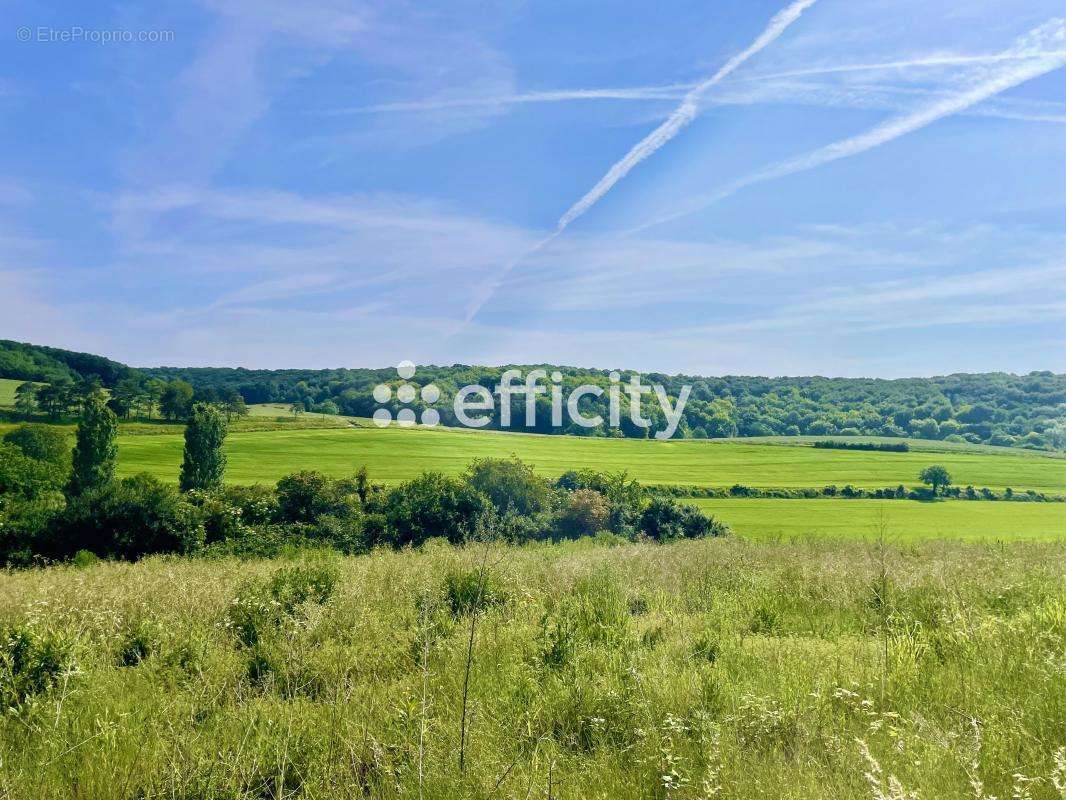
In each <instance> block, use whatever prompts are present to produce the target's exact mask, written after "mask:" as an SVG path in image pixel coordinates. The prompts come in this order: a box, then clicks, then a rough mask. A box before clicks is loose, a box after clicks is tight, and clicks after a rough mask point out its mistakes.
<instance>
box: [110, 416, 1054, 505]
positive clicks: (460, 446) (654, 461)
mask: <svg viewBox="0 0 1066 800" xmlns="http://www.w3.org/2000/svg"><path fill="white" fill-rule="evenodd" d="M182 446H183V441H182V437H181V436H178V435H173V434H164V435H151V434H146V435H141V436H136V437H134V436H123V437H120V438H119V471H120V473H121V474H124V475H130V474H133V473H137V472H148V473H150V474H152V475H155V476H157V477H159V478H161V479H164V480H167V481H174V480H176V479H177V474H178V467H179V465H180V463H181V451H182ZM226 453H227V456H228V459H229V465H228V470H227V480H228V481H229V482H231V483H257V482H260V483H272V482H274V481H276V480H277V479H278V478H281V477H282V476H284V475H286V474H289V473H291V472H294V471H296V470H300V469H315V470H320V471H322V472H324V473H326V474H328V475H332V476H338V477H339V476H343V475H351V474H352V473H354V472H355V470H357V469H358V468H359V467H360V466H363V465H366V466H367V468H368V469H369V470H370V474H371V476H372V477H373V478H374V480H378V481H384V482H387V483H392V482H396V481H401V480H406V479H409V478H413V477H415V476H416V475H418V474H420V473H421V472H423V471H426V470H436V471H440V472H443V473H445V474H450V475H454V474H458V473H460V472H462V471H463V470H464V469H465V468H466V466H467V465H468V464H469V463H470V461H471V460H473V459H475V458H485V457H501V456H502V457H506V456H508V455H510V454H512V453H513V454H515V455H517V456H518V457H519V458H521V459H522V460H523V461H525V462H527V463H529V464H531V465H533V467H534V468H535V469H536V471H537V472H538V473H540V474H542V475H545V476H550V477H557V476H559V475H561V474H562V473H563V472H565V471H567V470H569V469H575V468H579V467H592V468H595V469H598V470H605V471H615V470H626V471H628V472H629V474H630V476H631V477H633V478H636V479H637V480H639V481H640V482H641V483H646V484H675V485H683V486H731V485H733V484H734V483H741V484H746V485H748V486H758V487H771V486H780V487H803V486H823V485H826V484H836V485H839V486H844V485H845V484H849V483H850V484H852V485H854V486H859V487H870V488H876V487H884V486H895V485H897V484H900V483H903V484H905V485H908V486H912V485H915V484H917V483H918V480H917V478H918V473H919V472H920V471H921V470H922V468H923V467H926V466H928V465H929V464H933V463H935V464H943V465H944V466H945V467H947V469H948V471H949V472H950V473H951V476H952V478H953V480H954V482H955V484H956V485H961V486H965V485H967V484H972V485H974V486H988V487H990V488H995V489H1002V488H1005V487H1008V486H1009V487H1013V488H1015V489H1019V490H1021V489H1034V490H1036V491H1040V492H1047V493H1052V494H1066V459H1062V458H1060V457H1054V456H1052V455H1050V454H1046V453H1039V452H1034V451H1025V450H1008V449H1006V448H997V449H996V450H995V452H978V451H970V450H958V451H956V450H944V451H936V452H931V451H926V450H912V451H911V452H907V453H883V452H862V451H843V450H819V449H815V448H813V447H794V446H785V445H781V444H776V443H754V444H753V443H749V442H747V441H746V440H744V439H732V440H728V441H701V440H691V439H690V440H678V441H669V442H658V441H645V440H636V439H602V438H582V437H570V436H566V437H553V436H537V435H530V434H511V433H493V432H481V431H466V430H455V429H426V428H410V429H400V428H386V429H378V428H375V427H373V426H369V427H368V426H364V427H353V428H343V429H330V430H286V429H283V428H281V429H278V430H272V431H259V432H247V433H242V432H234V433H232V434H230V436H229V439H228V440H227V443H226Z"/></svg>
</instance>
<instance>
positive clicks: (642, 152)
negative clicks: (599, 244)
mask: <svg viewBox="0 0 1066 800" xmlns="http://www.w3.org/2000/svg"><path fill="white" fill-rule="evenodd" d="M814 3H815V0H796V2H794V3H792V4H791V5H790V6H788V7H787V8H785V9H784V10H782V11H779V12H778V13H777V14H775V15H774V17H773V19H771V20H770V24H769V25H767V26H766V30H764V31H763V32H762V33H761V34H759V37H758V38H757V39H756V40H755V41H754V42H752V43H751V44H750V45H749V46H748V47H747V49H746V50H744V51H743V52H740V53H738V54H737V55H735V56H733V57H732V58H731V59H729V60H728V61H727V62H726V63H725V64H724V65H722V68H721V69H719V70H718V71H717V72H716V73H714V74H713V75H711V76H710V77H709V78H707V79H706V80H703V81H701V82H700V83H697V84H696V85H695V86H694V87H693V88H692V89H690V90H689V91H688V93H687V94H686V95H685V97H684V99H682V101H681V105H679V106H678V107H677V108H676V109H674V111H673V113H672V114H670V116H669V118H667V120H666V121H665V122H664V123H663V124H662V125H660V126H659V127H658V128H656V129H655V130H653V131H652V132H651V133H649V134H648V135H647V136H645V137H644V138H643V139H642V140H641V141H640V142H639V143H638V144H637V145H636V146H635V147H633V149H632V150H630V151H629V152H628V153H626V155H625V157H624V158H623V159H622V160H621V161H619V162H618V163H616V164H615V165H614V166H612V167H611V168H610V169H609V170H607V174H606V175H604V176H603V177H602V178H600V182H599V183H597V184H596V185H595V186H593V187H592V188H591V189H590V190H589V191H588V193H587V194H586V195H585V196H584V197H582V198H581V199H580V200H578V201H577V202H576V203H574V205H572V206H571V207H570V209H569V210H568V211H567V212H566V213H565V214H563V216H562V217H561V218H560V219H559V224H558V225H557V226H556V230H558V231H562V230H564V229H565V228H566V226H567V225H569V224H570V223H571V222H573V221H574V220H575V219H577V218H578V217H580V216H581V215H582V214H584V213H585V212H586V211H588V210H589V209H590V208H592V206H594V205H595V204H596V203H597V202H598V201H599V199H600V198H601V197H603V196H604V195H605V194H607V192H609V191H611V188H612V187H613V186H614V185H615V184H616V183H618V181H620V180H622V178H624V177H625V176H626V175H627V174H628V173H629V171H630V170H631V169H633V167H635V166H636V165H637V164H639V163H640V162H641V161H643V160H644V159H646V158H647V157H648V156H650V155H651V154H652V153H654V152H655V151H656V150H658V149H659V148H660V147H662V146H663V145H664V144H666V143H667V142H668V141H670V140H671V139H673V138H674V137H675V136H677V134H678V133H679V132H680V131H681V129H682V128H684V127H685V126H686V125H688V124H689V123H690V122H692V120H694V119H695V118H696V114H697V113H699V99H700V97H701V96H702V95H703V94H704V93H705V92H706V91H707V90H708V89H710V88H711V87H712V86H714V85H715V84H717V83H719V82H720V81H721V80H722V79H723V78H725V77H726V76H728V75H729V74H730V73H732V72H734V71H735V70H736V69H737V67H739V66H740V65H741V64H743V63H744V62H745V61H747V60H748V59H749V58H751V57H752V56H754V55H755V54H756V53H758V52H759V51H761V50H763V49H764V48H765V47H766V46H767V45H769V44H771V43H772V42H774V41H775V40H776V39H777V38H778V37H779V36H781V34H782V33H784V32H785V30H786V29H787V28H788V26H789V25H791V24H792V23H793V22H795V21H796V20H797V19H799V16H800V14H802V13H803V12H804V11H805V10H806V9H808V8H810V7H811V6H812V5H814Z"/></svg>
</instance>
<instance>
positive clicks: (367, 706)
mask: <svg viewBox="0 0 1066 800" xmlns="http://www.w3.org/2000/svg"><path fill="white" fill-rule="evenodd" d="M321 558H322V559H327V557H326V556H322V557H321ZM482 565H484V566H485V568H486V570H487V574H488V575H489V578H488V580H487V585H488V587H489V590H490V591H489V595H490V597H491V599H492V601H493V602H492V603H491V604H489V605H488V607H487V608H486V609H485V610H484V611H483V612H482V613H481V614H479V615H477V616H476V617H472V616H471V614H469V613H467V612H466V611H465V610H464V609H468V608H469V605H467V606H464V605H463V603H462V600H463V598H464V597H470V596H471V592H470V587H471V583H470V580H471V578H476V576H477V575H478V574H479V568H480V567H481V566H482ZM284 570H288V571H289V572H288V573H287V575H288V578H285V579H282V580H280V583H279V579H277V578H276V577H274V578H273V580H274V585H275V586H277V585H282V586H283V588H284V587H287V588H285V589H284V591H282V592H281V593H280V594H275V595H273V596H274V598H275V600H274V601H271V600H270V597H271V595H269V594H267V593H266V592H267V589H266V587H267V583H266V582H267V581H269V580H271V579H272V576H276V574H277V573H278V572H279V571H284ZM293 570H294V562H285V561H279V562H257V563H256V562H251V563H249V562H246V563H239V562H235V561H222V562H207V561H200V560H161V559H153V560H149V561H145V562H141V563H139V564H134V565H130V564H119V563H114V564H100V565H97V566H92V567H89V568H85V569H81V570H79V569H77V568H74V567H58V568H52V569H48V570H44V571H28V572H22V573H17V574H6V575H4V578H3V581H2V583H0V622H2V624H4V625H6V626H8V628H9V629H11V628H13V629H15V630H16V631H20V632H22V633H23V634H25V635H29V636H31V638H33V640H34V641H37V642H38V643H40V642H49V643H50V644H51V650H49V651H48V652H50V653H52V654H53V656H54V658H55V659H58V660H59V661H60V662H62V663H64V664H66V665H67V668H66V670H65V671H62V672H61V673H59V674H57V675H56V678H55V682H54V684H53V685H52V687H51V688H49V689H46V690H44V691H41V692H39V693H38V694H36V695H33V696H32V697H31V699H29V700H27V701H26V703H25V704H24V705H23V706H22V707H21V708H20V709H19V710H18V711H12V712H9V713H7V714H6V715H5V716H4V717H3V718H2V720H0V796H3V797H5V798H20V799H23V798H93V800H108V799H110V798H155V797H158V798H164V797H165V798H190V799H191V798H275V800H277V799H279V798H282V797H285V798H333V797H374V798H393V797H397V798H398V797H409V798H416V797H424V798H444V797H447V798H460V797H461V798H488V797H536V798H546V797H552V798H559V799H560V800H562V799H563V798H575V799H577V798H581V799H582V800H584V799H585V798H604V799H605V800H606V799H607V798H610V799H611V800H615V799H616V798H700V797H741V798H775V799H776V798H803V799H804V800H809V799H810V798H826V799H827V800H828V799H829V798H832V799H833V800H840V799H841V798H874V799H875V800H877V799H878V798H904V797H914V796H920V797H922V798H937V799H938V800H942V799H944V798H974V797H975V796H976V797H980V798H986V797H988V796H990V795H995V796H998V797H1001V798H1003V797H1011V796H1012V792H1018V791H1021V792H1026V793H1025V794H1014V795H1013V796H1016V797H1032V798H1037V799H1039V798H1057V797H1060V794H1059V791H1058V790H1057V789H1056V788H1055V786H1054V781H1055V780H1058V781H1060V782H1061V781H1066V763H1063V764H1060V766H1059V767H1056V763H1055V752H1056V750H1057V749H1059V748H1061V747H1063V745H1066V658H1064V655H1063V654H1064V653H1066V583H1064V578H1066V575H1064V570H1066V546H1064V545H1062V544H1038V543H1018V544H1015V545H1012V546H1010V547H1007V548H1003V547H994V548H993V547H986V546H981V545H972V544H963V543H958V542H956V543H945V542H940V543H924V544H921V545H915V546H908V547H905V548H899V547H891V546H890V547H888V548H886V549H884V550H879V549H878V548H876V547H871V546H866V545H863V544H861V543H858V542H840V541H836V542H820V543H813V542H809V543H803V544H792V545H789V546H782V545H776V544H757V543H751V542H745V541H742V540H738V539H732V540H730V539H725V540H703V541H690V542H683V543H679V544H676V545H671V546H666V547H659V546H652V545H625V546H620V547H601V546H594V545H592V544H590V543H583V544H580V545H579V544H571V545H563V546H545V547H536V548H525V549H521V550H508V549H505V548H491V549H483V548H482V546H480V545H474V546H471V547H468V548H467V549H464V550H456V549H452V548H450V547H447V546H435V547H427V548H426V550H425V551H423V552H399V553H396V552H387V553H386V552H378V553H375V554H373V555H371V556H367V557H360V558H351V559H341V558H339V557H332V558H328V559H327V560H323V561H319V562H317V564H316V563H311V564H302V565H297V566H296V571H295V572H294V571H293ZM293 575H296V576H299V575H303V576H304V577H305V578H306V577H307V576H308V575H312V576H317V578H316V581H317V582H314V581H313V582H312V584H313V586H312V588H314V587H318V589H316V590H315V591H311V592H310V595H311V596H310V599H308V600H307V601H306V602H303V603H293V602H291V601H292V600H293V597H294V589H293V587H294V586H299V585H301V583H300V580H294V579H293ZM331 576H335V578H336V582H335V585H333V586H332V591H327V590H326V589H327V588H328V587H327V586H326V585H327V584H331V581H332V580H333V578H332V577H331ZM326 578H329V580H326ZM449 580H450V583H449ZM256 581H259V583H256ZM286 581H287V582H286ZM304 584H307V582H306V581H304ZM449 585H450V586H451V587H452V590H451V591H450V592H449V591H448V590H447V587H448V586H449ZM474 585H476V581H475V583H474ZM464 586H465V587H466V589H465V593H464V588H463V587H464ZM324 587H325V588H324ZM319 590H321V591H319ZM295 594H296V595H299V593H298V592H296V593H295ZM237 597H240V601H239V602H236V603H235V598H237ZM278 599H280V600H281V601H282V605H281V606H277V605H271V603H272V602H276V601H277V600H278ZM249 620H252V622H254V623H255V624H252V623H249ZM256 620H258V622H256ZM472 620H473V622H474V624H473V626H472V624H471V622H472ZM237 623H240V624H237ZM249 626H250V627H249ZM249 630H251V631H252V633H253V634H255V635H249ZM471 630H473V632H474V638H473V648H472V650H471V651H470V652H471V657H470V659H469V660H468V659H467V653H468V645H469V643H470V634H471ZM27 632H28V633H27ZM66 654H69V656H68V655H66ZM68 659H69V660H68ZM468 664H469V671H468V670H467V667H468ZM467 675H468V676H469V681H468V683H467V692H466V694H467V703H466V706H465V708H466V715H465V719H466V724H465V727H464V725H463V718H464V713H463V712H464V703H463V697H464V683H465V679H466V676H467ZM464 730H465V735H464ZM460 752H462V754H463V764H462V769H460V765H459V758H460ZM1060 759H1066V754H1064V753H1062V752H1061V751H1060ZM875 762H876V763H875ZM1056 769H1058V770H1059V771H1058V772H1056ZM897 780H898V781H899V782H900V784H901V787H902V788H901V789H900V791H901V792H903V791H906V792H911V791H913V792H917V793H918V794H917V795H911V794H903V793H897V794H892V793H891V786H892V784H893V782H894V781H897ZM975 782H981V783H982V784H983V789H982V790H981V792H978V793H975V789H974V786H975V785H976V783H975Z"/></svg>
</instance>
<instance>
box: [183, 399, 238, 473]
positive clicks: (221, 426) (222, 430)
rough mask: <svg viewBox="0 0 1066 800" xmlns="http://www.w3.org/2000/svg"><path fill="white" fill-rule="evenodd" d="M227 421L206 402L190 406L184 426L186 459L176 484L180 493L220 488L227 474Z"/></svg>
mask: <svg viewBox="0 0 1066 800" xmlns="http://www.w3.org/2000/svg"><path fill="white" fill-rule="evenodd" d="M225 441H226V420H225V418H224V417H223V416H222V414H221V413H219V411H218V409H217V408H214V407H212V406H209V405H207V404H205V403H197V404H196V405H195V406H193V410H192V416H191V417H189V422H188V424H186V426H185V457H184V459H183V460H182V464H181V477H180V479H179V481H178V483H179V485H180V487H181V490H182V491H183V492H187V491H189V490H190V489H214V488H217V487H218V486H221V485H222V477H223V475H225V472H226V455H225V453H223V452H222V445H223V443H224V442H225Z"/></svg>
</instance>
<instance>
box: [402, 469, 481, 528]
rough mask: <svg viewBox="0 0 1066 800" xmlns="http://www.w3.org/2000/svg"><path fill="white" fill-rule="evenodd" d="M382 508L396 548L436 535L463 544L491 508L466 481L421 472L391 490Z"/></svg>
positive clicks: (436, 473)
mask: <svg viewBox="0 0 1066 800" xmlns="http://www.w3.org/2000/svg"><path fill="white" fill-rule="evenodd" d="M383 505H384V508H383V511H384V515H385V518H386V520H387V522H388V526H389V528H390V530H391V532H392V534H393V535H394V536H395V539H394V544H395V545H396V546H398V547H403V546H405V545H416V546H417V545H420V544H422V543H423V542H425V541H426V540H427V539H430V538H433V537H436V536H441V537H445V538H447V539H448V541H450V542H452V543H459V542H463V541H465V540H466V539H467V538H469V537H470V536H471V534H473V533H474V531H475V529H476V528H477V525H478V523H479V522H480V521H481V520H483V519H484V518H485V516H486V514H487V513H488V511H489V509H490V508H491V504H490V503H489V500H488V499H487V498H486V497H485V496H484V495H483V494H481V493H480V492H478V491H477V490H476V489H474V488H473V487H471V486H470V485H469V484H467V483H466V482H465V481H462V480H459V479H458V478H449V477H447V476H445V475H441V474H440V473H438V472H426V473H423V474H422V475H421V476H420V477H418V478H415V479H414V480H411V481H406V482H404V483H401V484H400V485H399V486H397V487H395V488H393V489H390V490H389V491H388V493H387V495H386V497H385V499H384V504H383Z"/></svg>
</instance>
